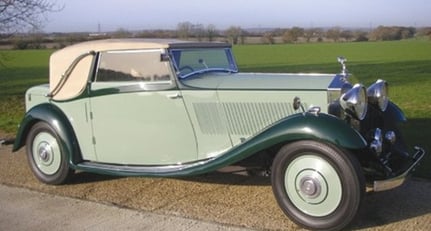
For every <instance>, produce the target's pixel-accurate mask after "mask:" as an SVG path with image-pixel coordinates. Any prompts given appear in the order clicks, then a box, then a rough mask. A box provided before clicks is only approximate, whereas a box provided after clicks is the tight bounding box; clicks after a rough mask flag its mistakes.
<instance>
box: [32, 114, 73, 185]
mask: <svg viewBox="0 0 431 231" xmlns="http://www.w3.org/2000/svg"><path fill="white" fill-rule="evenodd" d="M26 146H27V147H26V149H27V159H28V162H29V165H30V168H31V170H32V171H33V174H34V175H35V176H36V177H37V178H38V179H39V180H40V181H42V182H44V183H46V184H54V185H55V184H62V183H64V182H65V181H66V180H67V179H68V178H69V177H70V176H71V175H72V174H73V171H72V170H71V169H70V168H69V163H68V160H67V157H66V155H65V153H64V151H63V147H62V146H61V142H60V139H59V137H58V135H57V133H56V132H55V130H54V129H53V128H52V127H51V126H50V125H49V124H47V123H45V122H38V123H36V124H35V125H34V126H33V127H32V128H31V130H30V132H29V134H28V136H27V141H26Z"/></svg>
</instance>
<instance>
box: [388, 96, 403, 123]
mask: <svg viewBox="0 0 431 231" xmlns="http://www.w3.org/2000/svg"><path fill="white" fill-rule="evenodd" d="M384 118H385V121H388V120H390V121H393V122H394V123H404V122H406V121H407V119H406V117H405V115H404V113H403V111H402V110H401V109H400V108H399V107H398V106H397V105H396V104H394V103H392V102H391V101H389V104H388V107H387V108H386V110H385V112H384Z"/></svg>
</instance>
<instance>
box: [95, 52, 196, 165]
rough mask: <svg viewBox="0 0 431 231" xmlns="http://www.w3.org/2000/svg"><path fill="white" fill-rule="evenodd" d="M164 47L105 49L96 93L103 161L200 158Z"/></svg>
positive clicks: (99, 153)
mask: <svg viewBox="0 0 431 231" xmlns="http://www.w3.org/2000/svg"><path fill="white" fill-rule="evenodd" d="M163 52H164V50H159V49H157V50H139V51H113V52H102V53H100V54H99V63H98V70H97V73H96V77H95V80H94V81H93V83H92V84H91V93H90V94H91V100H90V105H91V119H92V126H93V143H94V147H95V152H96V155H97V161H98V162H101V163H112V164H125V165H170V164H177V163H184V162H191V161H195V160H196V159H197V150H196V140H195V135H194V132H193V128H192V126H191V123H190V119H189V116H188V114H187V111H186V109H185V106H184V102H183V99H182V97H181V94H180V91H179V90H178V89H177V88H176V85H175V81H173V77H172V73H171V71H170V65H169V63H168V62H166V61H163V59H161V55H162V54H163Z"/></svg>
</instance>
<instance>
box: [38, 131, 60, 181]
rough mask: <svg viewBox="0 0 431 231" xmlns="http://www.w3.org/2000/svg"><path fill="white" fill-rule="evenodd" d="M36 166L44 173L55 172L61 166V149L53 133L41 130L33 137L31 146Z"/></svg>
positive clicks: (50, 173)
mask: <svg viewBox="0 0 431 231" xmlns="http://www.w3.org/2000/svg"><path fill="white" fill-rule="evenodd" d="M32 153H33V160H34V162H35V164H36V167H37V168H38V169H39V170H40V171H41V172H42V173H44V174H46V175H52V174H55V173H56V172H57V171H58V170H59V169H60V166H61V149H60V146H59V144H58V142H57V140H56V139H55V137H54V136H53V135H51V134H50V133H47V132H41V133H39V134H38V135H36V136H35V137H34V140H33V146H32Z"/></svg>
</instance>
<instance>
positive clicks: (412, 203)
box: [350, 178, 431, 230]
mask: <svg viewBox="0 0 431 231" xmlns="http://www.w3.org/2000/svg"><path fill="white" fill-rule="evenodd" d="M430 194H431V182H430V181H429V180H424V179H419V178H414V179H411V180H410V181H408V182H406V183H405V184H404V185H403V186H401V187H399V188H396V189H393V190H389V191H384V192H371V193H367V195H366V196H365V197H364V201H363V204H362V207H361V209H360V211H359V213H358V215H357V217H356V219H355V220H354V222H353V223H352V225H351V227H350V228H352V229H355V230H356V229H365V228H372V227H373V228H375V227H378V226H383V225H389V224H391V223H397V222H400V221H403V220H408V219H413V218H415V217H419V216H422V215H426V214H429V213H431V200H430V199H429V195H430ZM418 225H419V226H420V225H423V224H418ZM398 228H400V229H401V230H407V229H411V228H415V226H411V227H404V228H403V227H398ZM416 228H419V229H420V227H416ZM416 228H415V229H416Z"/></svg>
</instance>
